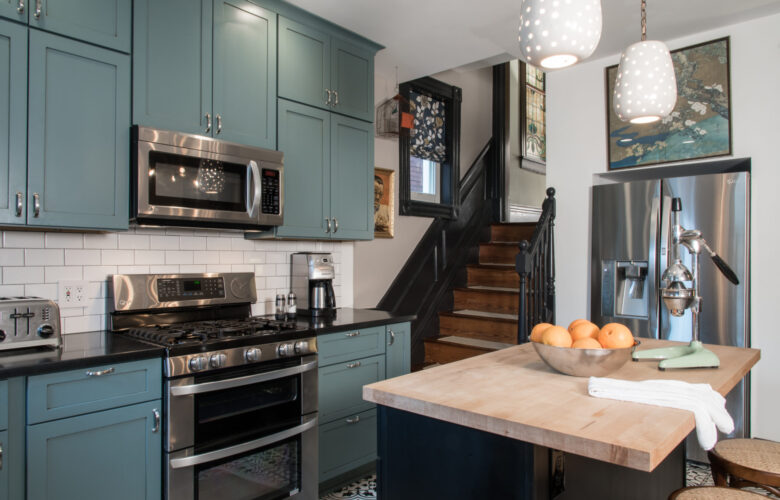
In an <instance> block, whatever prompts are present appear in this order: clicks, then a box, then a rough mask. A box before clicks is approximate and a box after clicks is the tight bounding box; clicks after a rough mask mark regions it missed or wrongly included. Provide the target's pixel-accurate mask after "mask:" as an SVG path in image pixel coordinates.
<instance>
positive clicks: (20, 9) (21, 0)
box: [16, 0, 24, 14]
mask: <svg viewBox="0 0 780 500" xmlns="http://www.w3.org/2000/svg"><path fill="white" fill-rule="evenodd" d="M16 12H18V13H19V14H24V0H19V6H18V7H16Z"/></svg>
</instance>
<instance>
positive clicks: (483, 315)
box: [439, 309, 517, 324]
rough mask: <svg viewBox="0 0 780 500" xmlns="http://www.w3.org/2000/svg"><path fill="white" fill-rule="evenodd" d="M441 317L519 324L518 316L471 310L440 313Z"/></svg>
mask: <svg viewBox="0 0 780 500" xmlns="http://www.w3.org/2000/svg"><path fill="white" fill-rule="evenodd" d="M439 316H448V317H452V318H462V319H477V320H489V321H494V322H497V323H512V324H515V323H517V314H501V313H491V312H487V311H474V310H470V309H462V310H459V311H447V312H440V313H439Z"/></svg>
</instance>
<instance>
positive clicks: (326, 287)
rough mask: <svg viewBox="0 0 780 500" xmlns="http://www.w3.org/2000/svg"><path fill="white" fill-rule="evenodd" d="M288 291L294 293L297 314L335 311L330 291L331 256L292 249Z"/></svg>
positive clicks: (331, 289) (332, 271)
mask: <svg viewBox="0 0 780 500" xmlns="http://www.w3.org/2000/svg"><path fill="white" fill-rule="evenodd" d="M291 265H292V272H291V281H292V283H291V284H292V287H291V288H292V291H293V292H294V293H295V295H296V296H297V297H298V314H302V315H309V316H331V315H333V314H335V312H336V294H335V293H334V292H333V279H334V278H335V277H336V272H335V270H334V268H333V256H332V255H331V254H329V253H315V252H304V253H294V254H292V259H291Z"/></svg>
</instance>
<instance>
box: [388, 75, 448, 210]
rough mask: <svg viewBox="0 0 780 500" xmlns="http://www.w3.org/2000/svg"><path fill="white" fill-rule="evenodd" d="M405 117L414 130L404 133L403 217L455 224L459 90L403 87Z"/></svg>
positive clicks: (427, 83) (424, 82) (419, 83)
mask: <svg viewBox="0 0 780 500" xmlns="http://www.w3.org/2000/svg"><path fill="white" fill-rule="evenodd" d="M399 93H400V94H401V97H402V99H401V111H402V112H405V113H409V114H410V115H411V116H412V119H413V122H412V123H413V128H412V129H408V128H401V133H400V138H399V141H398V144H399V158H400V165H399V167H400V168H399V171H400V177H401V186H400V190H399V191H400V193H399V194H400V199H401V206H400V213H401V215H416V216H421V217H444V218H455V217H457V215H458V204H459V197H458V182H459V180H460V178H459V177H460V176H459V170H460V105H461V101H462V92H461V89H460V88H459V87H455V86H453V85H448V84H446V83H444V82H440V81H439V80H435V79H433V78H430V77H426V78H420V79H418V80H414V81H411V82H406V83H402V84H401V85H400V87H399Z"/></svg>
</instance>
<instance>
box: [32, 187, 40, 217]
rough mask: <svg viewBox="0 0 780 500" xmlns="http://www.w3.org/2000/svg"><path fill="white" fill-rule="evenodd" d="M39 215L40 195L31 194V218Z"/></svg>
mask: <svg viewBox="0 0 780 500" xmlns="http://www.w3.org/2000/svg"><path fill="white" fill-rule="evenodd" d="M39 215H41V195H39V194H38V193H33V217H38V216H39Z"/></svg>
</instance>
